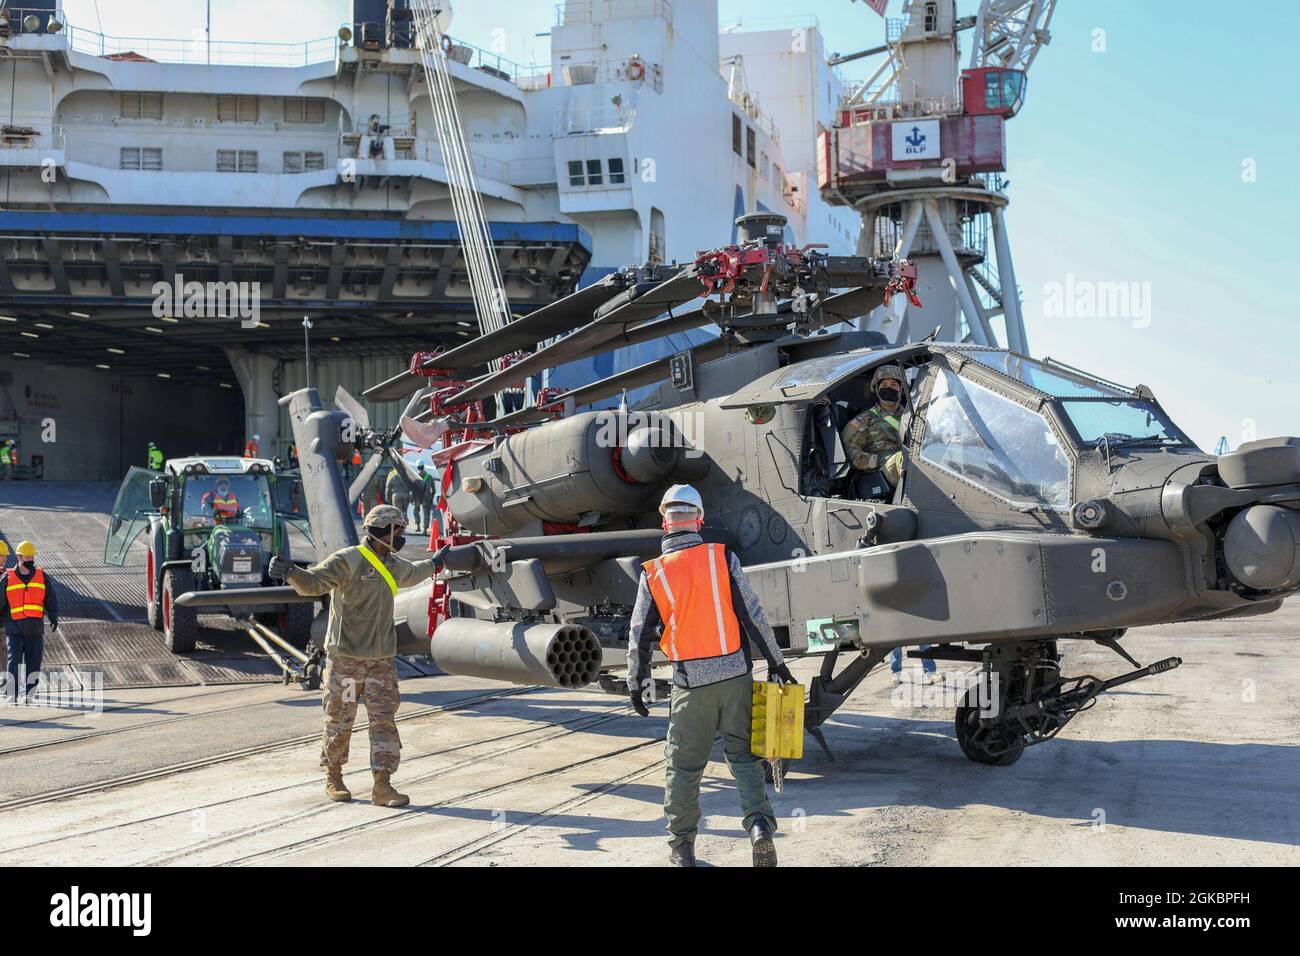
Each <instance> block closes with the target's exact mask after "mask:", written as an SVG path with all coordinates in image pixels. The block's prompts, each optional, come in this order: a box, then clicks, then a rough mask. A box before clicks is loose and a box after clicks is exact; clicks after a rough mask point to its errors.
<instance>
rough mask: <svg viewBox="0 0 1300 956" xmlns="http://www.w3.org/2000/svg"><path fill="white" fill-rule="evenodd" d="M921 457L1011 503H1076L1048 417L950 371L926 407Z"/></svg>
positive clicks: (1066, 465) (939, 381)
mask: <svg viewBox="0 0 1300 956" xmlns="http://www.w3.org/2000/svg"><path fill="white" fill-rule="evenodd" d="M921 457H922V458H923V459H924V460H925V461H928V462H930V463H932V464H934V465H937V466H938V467H940V468H942V469H943V470H944V471H948V472H951V473H952V474H955V475H957V476H959V477H961V478H965V479H966V480H967V481H970V482H972V483H974V484H976V485H978V486H980V487H981V488H983V489H985V490H986V491H990V492H992V493H993V494H995V495H997V496H998V497H1001V498H1006V499H1008V500H1010V501H1014V502H1026V501H1028V502H1036V503H1039V504H1043V505H1046V506H1047V507H1049V508H1059V509H1065V508H1068V507H1069V506H1070V462H1069V459H1068V458H1066V456H1065V452H1063V451H1062V450H1061V446H1060V443H1059V442H1057V440H1056V433H1055V432H1053V431H1052V428H1051V426H1050V425H1048V423H1047V421H1046V420H1045V419H1044V418H1043V417H1042V416H1041V415H1039V414H1038V413H1036V412H1033V411H1031V410H1030V409H1028V408H1026V407H1025V406H1023V405H1021V404H1019V403H1018V402H1013V401H1012V400H1011V399H1009V398H1005V397H1003V396H1001V395H999V394H997V393H996V392H994V391H992V390H990V389H987V388H984V387H983V386H981V385H978V384H976V383H975V382H972V381H969V380H967V379H963V378H959V377H958V376H957V375H955V374H953V373H952V372H951V371H949V370H947V369H942V370H940V372H939V377H938V378H937V379H936V380H935V383H934V390H933V391H932V392H931V394H930V400H929V403H928V405H927V406H926V410H925V438H924V439H923V440H922V442H921Z"/></svg>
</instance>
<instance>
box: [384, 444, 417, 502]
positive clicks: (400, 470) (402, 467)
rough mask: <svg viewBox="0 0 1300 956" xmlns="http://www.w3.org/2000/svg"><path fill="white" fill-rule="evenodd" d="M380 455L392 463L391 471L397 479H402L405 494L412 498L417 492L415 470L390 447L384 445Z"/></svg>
mask: <svg viewBox="0 0 1300 956" xmlns="http://www.w3.org/2000/svg"><path fill="white" fill-rule="evenodd" d="M382 453H383V456H384V457H385V458H387V459H388V460H389V461H390V462H392V465H393V469H394V470H395V471H396V472H397V475H398V477H399V478H401V479H402V484H404V485H405V486H406V493H407V494H408V495H410V496H411V497H412V498H414V497H415V495H416V494H417V492H418V491H419V485H418V484H417V482H418V481H419V480H420V478H419V476H418V475H416V474H415V469H413V468H412V467H411V466H410V465H409V464H407V461H406V459H405V458H403V457H402V456H401V454H400V453H399V452H397V451H394V450H393V446H392V445H384V447H383V449H382Z"/></svg>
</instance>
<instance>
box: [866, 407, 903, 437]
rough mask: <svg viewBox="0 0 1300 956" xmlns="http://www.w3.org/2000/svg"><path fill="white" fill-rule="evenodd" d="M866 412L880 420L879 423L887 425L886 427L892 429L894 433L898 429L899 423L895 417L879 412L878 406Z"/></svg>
mask: <svg viewBox="0 0 1300 956" xmlns="http://www.w3.org/2000/svg"><path fill="white" fill-rule="evenodd" d="M868 410H869V411H870V412H871V414H872V415H874V416H875V417H876V418H878V419H880V421H882V422H884V423H885V424H886V425H888V426H889V427H890V428H892V429H893V430H894V431H898V429H899V427H900V423H899V421H898V417H897V416H895V415H890V414H888V413H887V412H882V411H881V410H880V406H879V405H872V406H871V408H870V409H868Z"/></svg>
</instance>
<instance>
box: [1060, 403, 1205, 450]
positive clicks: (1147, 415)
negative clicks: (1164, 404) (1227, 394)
mask: <svg viewBox="0 0 1300 956" xmlns="http://www.w3.org/2000/svg"><path fill="white" fill-rule="evenodd" d="M1061 409H1062V411H1064V412H1065V414H1066V417H1067V418H1069V419H1070V424H1071V425H1073V426H1074V430H1075V432H1077V433H1078V435H1079V440H1080V441H1081V442H1083V443H1084V444H1085V445H1095V444H1097V442H1099V441H1101V440H1102V439H1103V438H1104V439H1106V440H1107V441H1109V442H1110V444H1111V445H1122V444H1133V445H1144V444H1149V445H1178V446H1181V447H1195V446H1194V445H1193V444H1192V442H1191V441H1190V440H1189V439H1188V438H1187V436H1186V435H1184V434H1183V433H1182V432H1181V431H1179V430H1178V427H1177V426H1176V425H1174V423H1173V422H1171V421H1170V420H1169V418H1168V416H1167V415H1165V413H1164V412H1162V411H1161V410H1160V409H1158V408H1156V407H1155V406H1154V405H1152V404H1151V403H1150V402H1146V401H1142V400H1139V399H1122V400H1116V401H1096V400H1093V401H1078V400H1075V401H1071V400H1070V399H1065V400H1063V401H1062V402H1061Z"/></svg>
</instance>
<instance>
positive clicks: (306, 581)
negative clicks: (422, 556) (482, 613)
mask: <svg viewBox="0 0 1300 956" xmlns="http://www.w3.org/2000/svg"><path fill="white" fill-rule="evenodd" d="M365 530H366V537H365V540H364V541H363V542H362V543H361V544H360V545H358V546H357V547H354V548H341V549H340V550H338V551H335V552H334V553H333V554H331V555H330V556H329V557H328V558H326V559H325V560H324V561H322V562H321V563H320V564H317V565H314V566H313V567H310V568H300V567H298V566H297V565H295V564H291V563H290V562H288V561H285V560H284V559H283V558H281V557H279V556H278V555H277V556H276V557H274V558H272V559H271V563H270V565H269V567H268V569H267V570H268V572H269V573H270V575H271V576H272V577H275V578H282V579H283V580H285V581H287V582H288V583H289V584H290V585H292V586H293V589H294V590H295V591H297V592H298V593H299V594H303V595H310V596H313V597H319V596H321V595H324V594H329V595H330V611H329V627H328V629H327V630H326V632H325V653H326V656H327V657H328V661H329V662H328V664H327V666H326V668H325V688H324V693H323V699H324V703H325V734H324V737H323V739H322V742H321V757H320V762H321V766H322V767H324V768H325V794H326V796H328V797H329V798H330V799H331V800H350V799H352V794H351V793H349V792H348V789H347V787H345V786H344V785H343V765H344V764H345V763H346V762H347V759H348V744H349V742H350V741H351V739H352V722H353V721H354V720H355V719H356V716H357V704H359V703H364V704H365V705H366V714H367V715H368V716H369V718H370V769H371V770H372V771H373V772H374V778H375V782H374V788H373V790H372V791H371V795H370V802H371V803H373V804H375V805H376V806H384V807H403V806H406V804H408V803H410V798H408V797H407V796H406V795H405V794H401V793H398V792H397V791H396V790H394V789H393V787H392V784H391V783H390V781H389V778H390V777H391V775H392V774H393V772H394V771H396V770H397V765H398V761H399V759H400V755H401V751H402V742H401V739H400V738H399V737H398V734H397V724H396V722H395V720H394V717H395V715H396V713H397V706H398V704H399V703H400V697H399V694H398V689H397V666H396V660H395V658H396V654H397V633H396V632H395V631H394V630H393V598H394V597H395V596H396V595H397V591H398V589H399V588H403V587H411V586H412V585H415V584H419V583H420V582H421V581H427V580H428V579H429V578H431V577H433V576H434V575H435V574H437V573H438V571H439V570H440V569H441V567H442V555H443V551H442V550H439V551H437V552H435V553H434V554H433V556H432V557H430V558H429V559H428V560H425V561H407V560H405V559H404V558H400V557H398V556H397V554H396V553H395V552H397V551H400V550H401V548H402V545H403V544H405V539H404V538H403V537H402V532H403V531H404V530H406V517H405V515H403V514H402V513H401V512H399V511H398V510H397V509H396V508H394V507H392V506H391V505H378V506H376V507H374V508H372V509H371V510H370V512H369V514H367V515H366V520H365ZM443 550H445V549H443Z"/></svg>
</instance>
